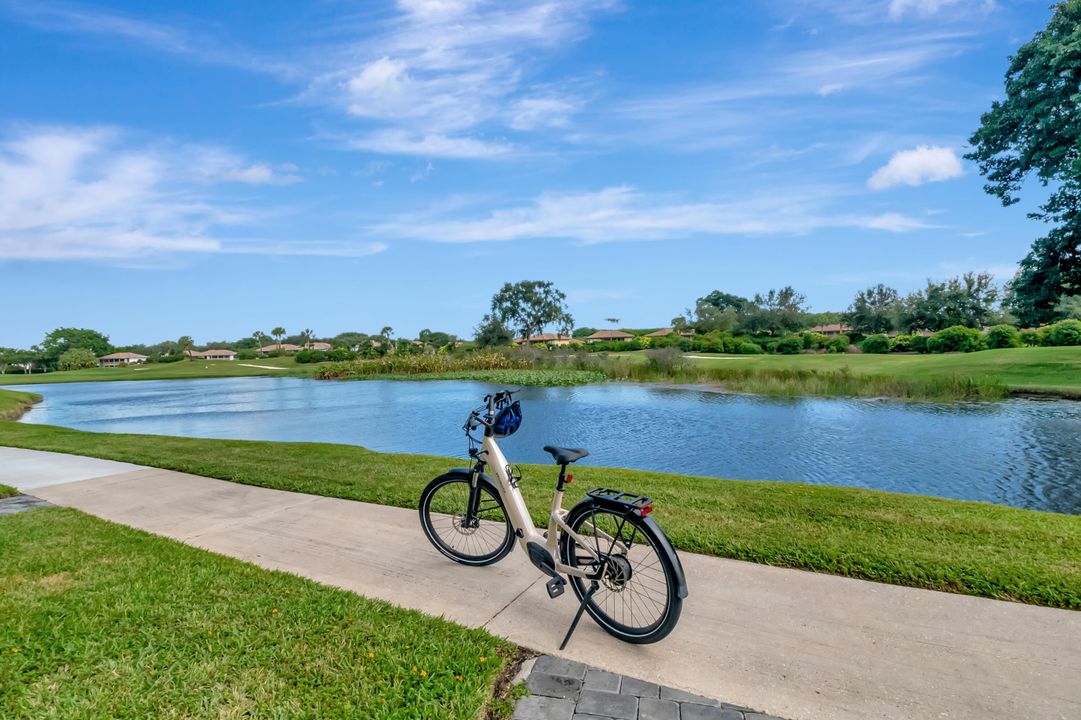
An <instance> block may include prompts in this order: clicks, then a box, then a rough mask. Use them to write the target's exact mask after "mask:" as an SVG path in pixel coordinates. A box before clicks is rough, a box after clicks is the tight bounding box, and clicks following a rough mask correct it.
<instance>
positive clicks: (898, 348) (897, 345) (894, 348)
mask: <svg viewBox="0 0 1081 720" xmlns="http://www.w3.org/2000/svg"><path fill="white" fill-rule="evenodd" d="M913 337H915V336H913V335H898V336H897V337H895V338H894V339H893V341H892V342H891V343H890V352H910V351H911V350H912V339H913ZM864 352H867V351H866V350H864Z"/></svg>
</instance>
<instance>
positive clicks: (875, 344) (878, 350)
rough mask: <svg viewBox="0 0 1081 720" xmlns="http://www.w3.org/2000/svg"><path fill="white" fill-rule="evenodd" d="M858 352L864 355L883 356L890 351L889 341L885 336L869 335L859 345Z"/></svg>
mask: <svg viewBox="0 0 1081 720" xmlns="http://www.w3.org/2000/svg"><path fill="white" fill-rule="evenodd" d="M860 350H863V351H864V352H865V353H874V354H876V355H885V354H886V353H888V352H889V351H890V339H889V338H888V337H886V336H885V335H870V336H868V337H867V338H865V339H864V340H863V342H861V343H860Z"/></svg>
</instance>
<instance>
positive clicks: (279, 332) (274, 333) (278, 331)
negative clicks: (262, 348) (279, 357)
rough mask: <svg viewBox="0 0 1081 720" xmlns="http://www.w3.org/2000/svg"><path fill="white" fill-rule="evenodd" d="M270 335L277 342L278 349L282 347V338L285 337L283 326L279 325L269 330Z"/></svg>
mask: <svg viewBox="0 0 1081 720" xmlns="http://www.w3.org/2000/svg"><path fill="white" fill-rule="evenodd" d="M270 335H271V337H273V338H274V339H275V340H276V341H277V343H278V350H281V349H282V338H283V337H285V328H283V327H282V326H281V325H279V326H278V327H276V328H274V329H273V330H271V331H270Z"/></svg>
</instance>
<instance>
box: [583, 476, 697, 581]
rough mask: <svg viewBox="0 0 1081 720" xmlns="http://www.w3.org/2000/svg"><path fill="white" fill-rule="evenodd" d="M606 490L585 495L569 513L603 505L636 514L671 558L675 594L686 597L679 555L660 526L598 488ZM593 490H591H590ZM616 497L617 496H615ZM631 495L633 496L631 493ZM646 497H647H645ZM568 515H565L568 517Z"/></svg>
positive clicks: (633, 506) (625, 513)
mask: <svg viewBox="0 0 1081 720" xmlns="http://www.w3.org/2000/svg"><path fill="white" fill-rule="evenodd" d="M598 489H604V490H608V493H598V494H597V495H586V496H585V497H584V498H582V499H581V500H580V501H578V503H577V504H576V505H575V506H574V507H573V508H571V514H575V513H578V512H583V511H584V510H585V508H590V507H603V508H604V509H606V510H610V511H612V512H614V513H616V514H619V515H629V514H635V515H638V516H639V517H640V518H641V519H642V520H643V521H644V522H645V525H646V527H648V528H649V529H650V530H651V531H652V532H653V537H654V539H655V540H656V542H657V545H658V547H657V550H658V551H659V552H662V553H665V554H667V555H668V557H670V558H672V570H673V574H674V575H675V580H676V594H677V595H678V596H679V597H681V598H685V597H687V577H686V576H685V575H684V574H683V563H681V562H680V561H679V555H678V554H677V553H676V549H675V548H674V547H672V543H671V542H670V541H669V540H668V536H667V535H665V534H664V531H663V530H661V526H660V525H658V524H657V523H656V521H654V519H653V518H651V517H649V516H648V515H643V514H642V513H641V512H640V506H636V505H635V504H632V503H628V502H627V501H626V500H618V499H612V498H611V497H610V495H611V493H612V492H616V491H611V490H609V489H607V488H598ZM590 492H593V491H590ZM606 495H608V496H606ZM623 495H624V496H627V495H630V493H626V494H623ZM617 497H618V496H617ZM631 497H635V496H633V495H631ZM647 499H648V498H647ZM570 516H571V515H568V516H567V517H570Z"/></svg>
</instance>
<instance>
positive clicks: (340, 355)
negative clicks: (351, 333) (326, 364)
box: [327, 347, 357, 362]
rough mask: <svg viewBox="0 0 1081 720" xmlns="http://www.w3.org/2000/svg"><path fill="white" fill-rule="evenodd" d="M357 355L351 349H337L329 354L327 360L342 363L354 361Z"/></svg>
mask: <svg viewBox="0 0 1081 720" xmlns="http://www.w3.org/2000/svg"><path fill="white" fill-rule="evenodd" d="M356 356H357V354H356V353H355V352H353V351H352V350H350V349H349V348H344V347H336V348H334V349H333V350H331V351H330V352H328V353H327V359H329V360H334V361H335V362H342V361H343V360H353V359H355V358H356Z"/></svg>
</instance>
